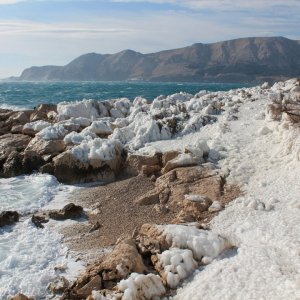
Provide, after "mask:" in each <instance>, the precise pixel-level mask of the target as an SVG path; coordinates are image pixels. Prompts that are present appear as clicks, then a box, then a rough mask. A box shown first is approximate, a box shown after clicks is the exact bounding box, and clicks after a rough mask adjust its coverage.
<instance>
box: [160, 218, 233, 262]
mask: <svg viewBox="0 0 300 300" xmlns="http://www.w3.org/2000/svg"><path fill="white" fill-rule="evenodd" d="M161 226H162V227H160V226H158V228H162V229H163V231H164V234H165V235H166V240H167V241H168V243H169V244H171V245H172V247H173V248H181V249H189V250H191V251H192V253H193V257H194V258H195V259H196V260H198V261H201V259H202V258H203V257H208V258H210V259H211V260H212V259H214V258H216V257H217V256H219V255H220V253H221V252H222V251H224V249H226V248H227V247H228V246H229V244H228V242H227V241H226V240H225V239H224V238H222V237H220V236H218V235H217V234H215V233H214V232H212V231H207V230H200V229H198V228H196V227H195V226H184V225H174V224H169V225H161Z"/></svg>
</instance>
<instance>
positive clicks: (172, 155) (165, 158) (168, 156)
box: [162, 150, 180, 167]
mask: <svg viewBox="0 0 300 300" xmlns="http://www.w3.org/2000/svg"><path fill="white" fill-rule="evenodd" d="M179 154H180V152H179V151H176V150H173V151H167V152H164V153H163V154H162V164H163V166H164V167H165V166H166V164H167V163H168V161H170V160H172V159H174V158H176V157H177V156H178V155H179Z"/></svg>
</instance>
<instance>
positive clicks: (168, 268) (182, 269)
mask: <svg viewBox="0 0 300 300" xmlns="http://www.w3.org/2000/svg"><path fill="white" fill-rule="evenodd" d="M197 266H198V264H197V262H196V261H195V260H194V258H193V252H192V251H191V250H188V249H178V248H172V249H169V250H166V251H164V252H162V253H161V254H157V261H156V262H155V268H156V270H157V271H158V272H159V274H160V275H161V277H162V278H163V281H164V282H165V283H166V284H167V285H168V286H169V287H170V288H172V289H174V288H176V287H177V286H178V285H179V283H180V281H182V280H183V279H185V278H187V277H188V276H189V275H190V274H191V273H192V272H193V271H194V270H195V269H196V268H197Z"/></svg>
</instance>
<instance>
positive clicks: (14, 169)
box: [0, 150, 24, 178]
mask: <svg viewBox="0 0 300 300" xmlns="http://www.w3.org/2000/svg"><path fill="white" fill-rule="evenodd" d="M22 159H23V157H22V155H21V154H20V153H19V152H18V151H15V150H12V151H9V154H8V156H7V157H6V160H5V162H4V164H3V165H2V170H0V174H1V175H2V176H3V177H6V178H8V177H14V176H19V175H21V174H24V169H23V166H22Z"/></svg>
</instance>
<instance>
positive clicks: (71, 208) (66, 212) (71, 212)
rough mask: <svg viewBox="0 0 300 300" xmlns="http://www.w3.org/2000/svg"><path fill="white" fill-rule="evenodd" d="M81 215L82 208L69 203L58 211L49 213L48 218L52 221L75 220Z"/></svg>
mask: <svg viewBox="0 0 300 300" xmlns="http://www.w3.org/2000/svg"><path fill="white" fill-rule="evenodd" d="M82 214H83V208H82V207H81V206H79V205H75V204H74V203H69V204H67V205H66V206H64V207H63V208H62V209H60V210H53V211H51V212H49V217H50V218H51V219H54V220H66V219H76V218H79V217H81V216H82Z"/></svg>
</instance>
